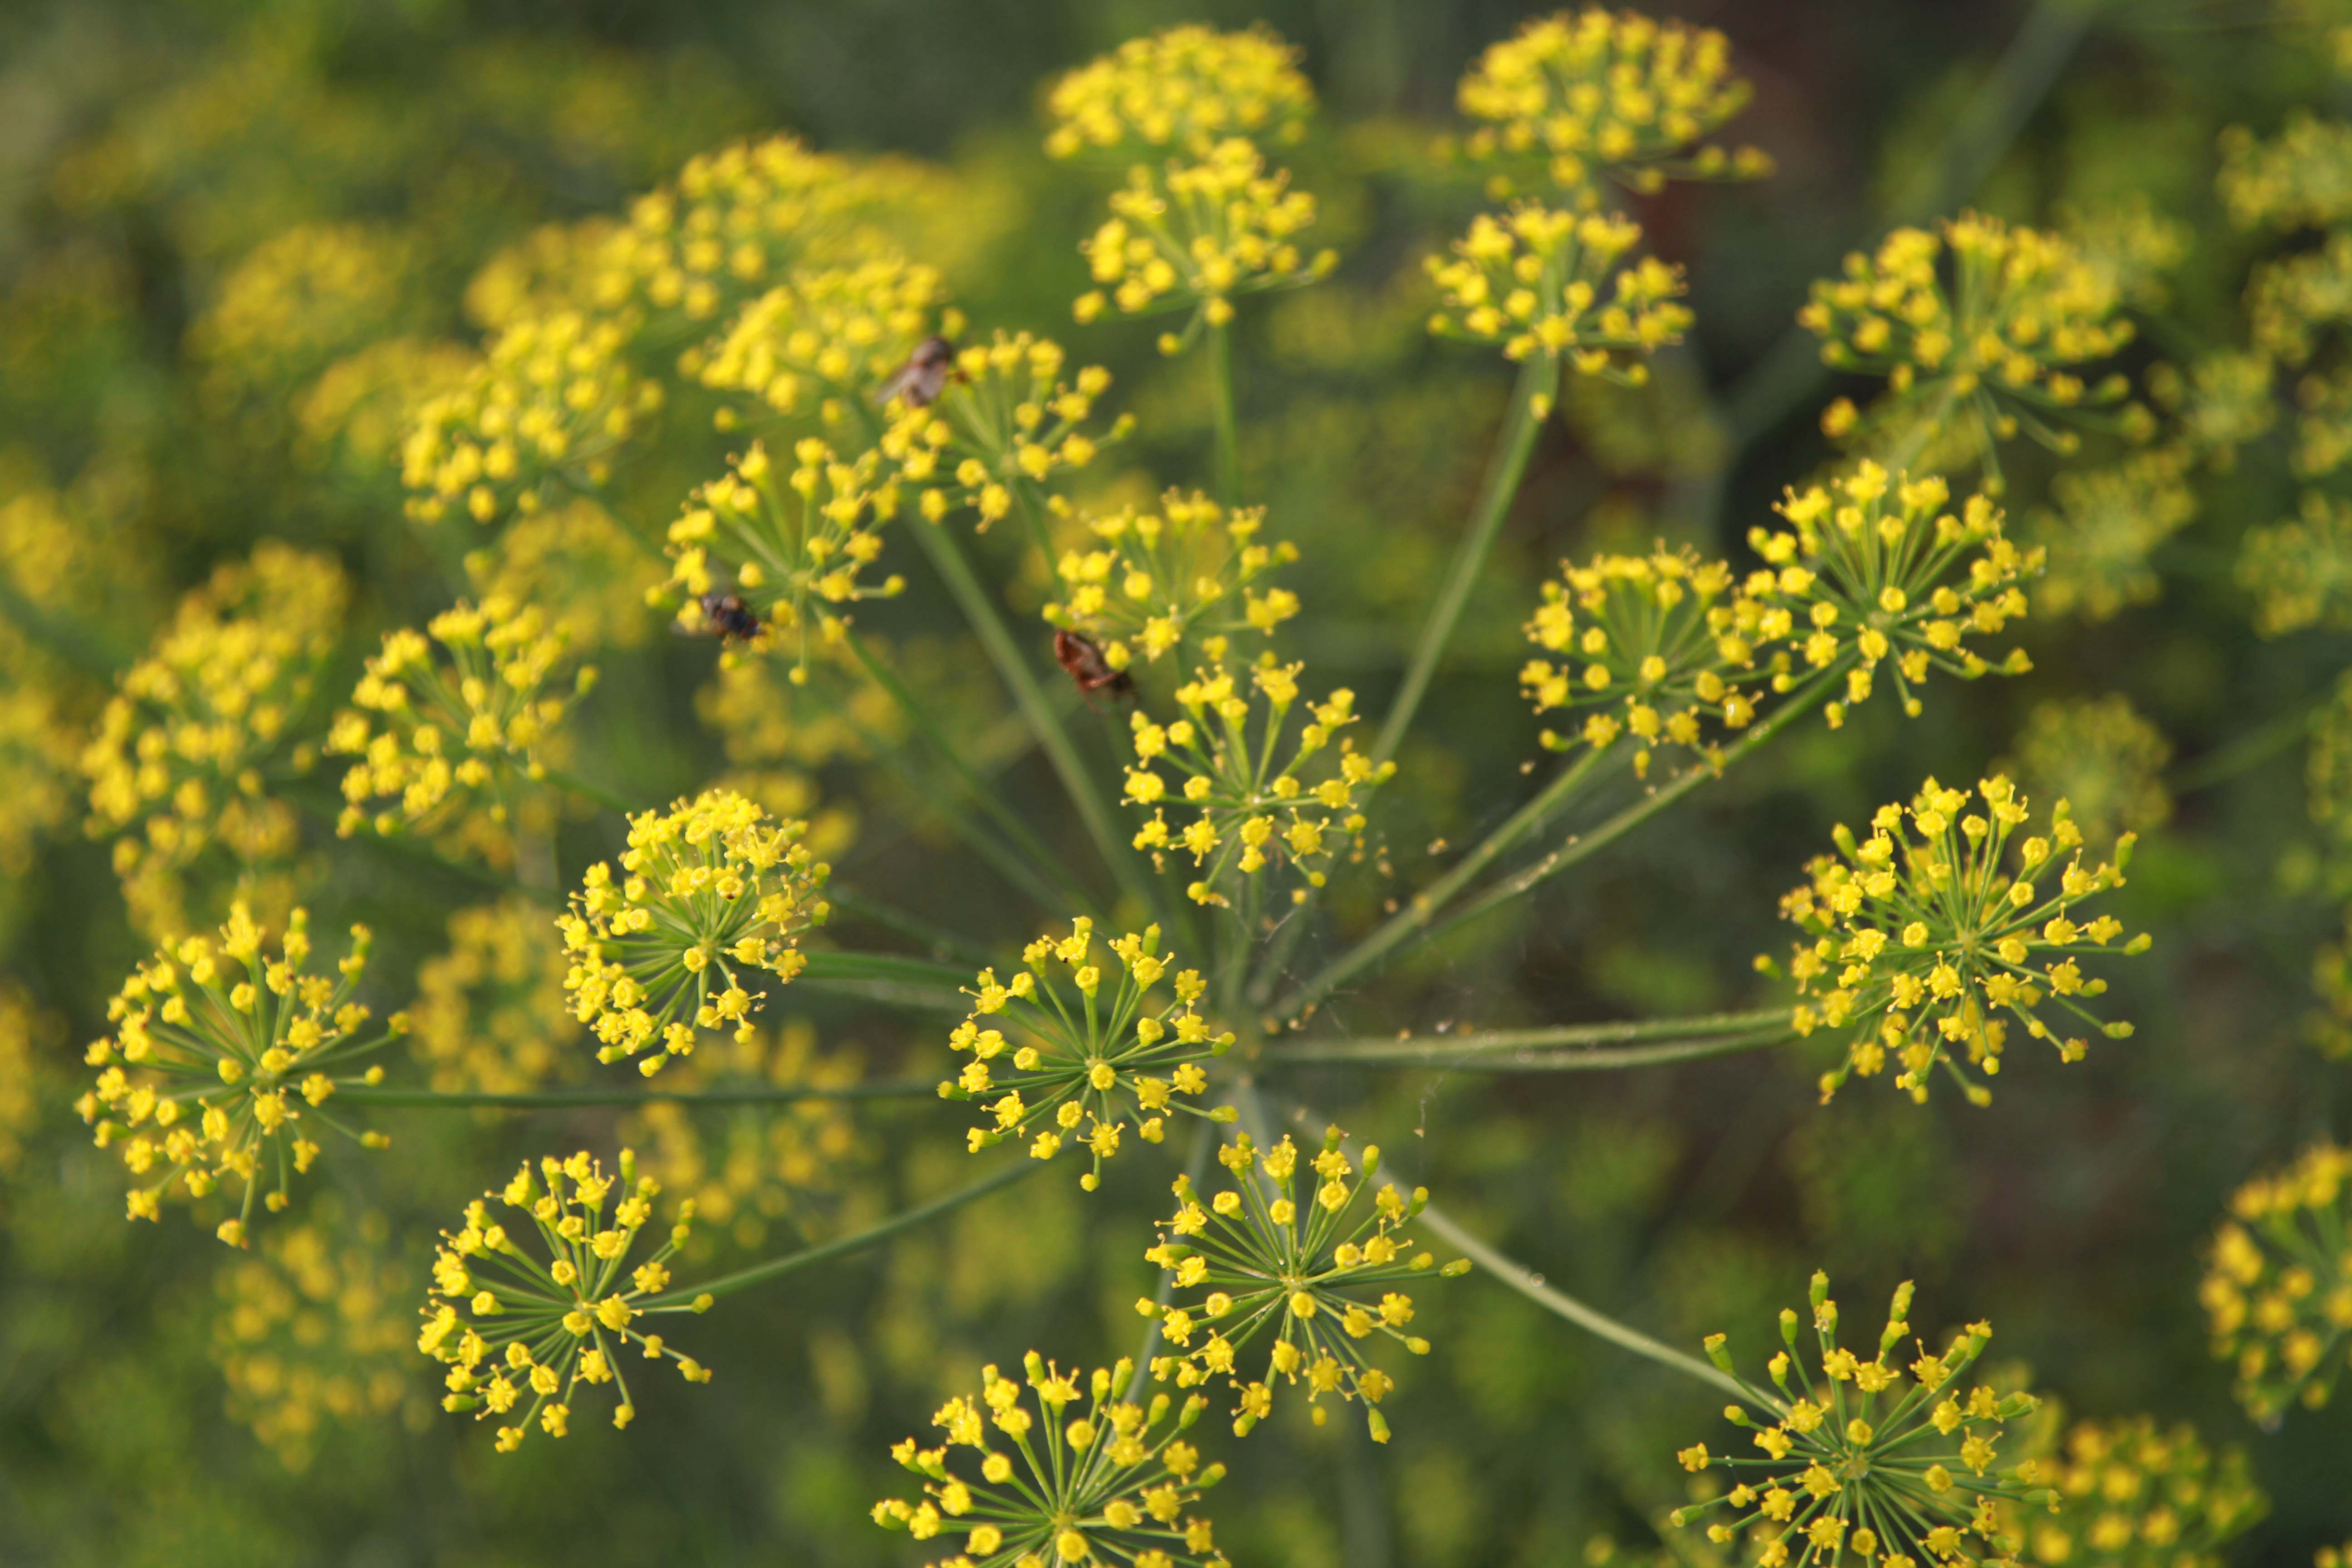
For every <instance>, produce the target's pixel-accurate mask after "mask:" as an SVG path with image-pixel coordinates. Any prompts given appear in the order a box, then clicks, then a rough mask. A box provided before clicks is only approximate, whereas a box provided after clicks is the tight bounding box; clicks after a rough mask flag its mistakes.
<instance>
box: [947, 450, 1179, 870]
mask: <svg viewBox="0 0 2352 1568" xmlns="http://www.w3.org/2000/svg"><path fill="white" fill-rule="evenodd" d="M1025 493H1026V492H1025V491H1024V498H1025ZM908 531H909V532H911V533H913V534H914V536H915V538H916V539H917V540H918V541H919V542H920V543H921V544H922V547H923V551H924V552H925V553H926V554H927V555H929V557H930V560H931V564H932V566H933V567H934V568H935V569H936V570H937V571H938V572H939V574H940V577H941V579H943V580H944V581H945V582H946V584H947V585H948V591H949V592H950V594H952V595H955V600H956V603H957V605H959V606H961V609H962V610H963V614H964V618H965V620H967V621H969V622H970V623H971V629H972V630H973V632H974V633H975V634H977V635H978V637H980V640H981V645H982V647H985V648H986V649H987V650H988V657H989V658H990V660H991V661H992V663H994V664H995V666H996V672H997V674H998V676H999V677H1001V678H1002V679H1003V681H1004V684H1005V686H1006V687H1007V688H1008V689H1011V691H1012V693H1013V700H1014V702H1015V703H1017V704H1018V705H1019V707H1020V709H1021V711H1022V712H1023V713H1024V715H1026V716H1027V718H1028V720H1029V726H1030V728H1031V729H1032V730H1034V731H1036V735H1037V743H1038V744H1039V745H1041V746H1043V747H1044V748H1045V755H1046V758H1047V759H1048V760H1049V761H1050V762H1051V763H1053V764H1054V772H1055V774H1056V775H1058V776H1059V777H1060V779H1061V781H1062V788H1063V789H1064V790H1065V791H1066V793H1067V794H1068V795H1069V797H1070V804H1071V805H1074V806H1076V808H1077V813H1078V818H1079V820H1080V821H1081V822H1082V823H1084V824H1085V825H1086V829H1087V836H1088V837H1091V838H1093V840H1094V842H1095V848H1096V850H1097V852H1098V853H1099V854H1100V855H1101V856H1102V859H1103V864H1104V865H1106V866H1108V867H1109V868H1110V871H1111V874H1112V876H1114V877H1115V878H1117V879H1118V884H1119V887H1120V889H1121V890H1122V891H1124V892H1126V893H1128V894H1129V895H1131V896H1133V897H1134V898H1135V899H1136V900H1138V901H1139V902H1141V903H1144V904H1147V905H1150V906H1153V907H1157V905H1158V903H1159V897H1158V891H1159V890H1158V889H1156V888H1155V887H1153V886H1152V884H1151V883H1150V881H1149V880H1148V879H1146V878H1145V877H1144V876H1143V874H1142V868H1141V867H1140V866H1139V864H1138V863H1137V861H1136V858H1135V856H1134V853H1133V852H1132V851H1131V850H1130V849H1129V847H1128V846H1127V845H1126V844H1125V843H1124V842H1123V841H1122V840H1121V839H1120V838H1119V837H1118V825H1117V824H1116V822H1114V820H1113V819H1112V817H1111V815H1110V807H1109V806H1108V805H1107V804H1106V803H1105V801H1104V799H1103V796H1102V793H1101V791H1100V790H1098V789H1097V787H1096V784H1095V779H1094V776H1093V775H1092V774H1090V773H1087V767H1086V763H1084V762H1083V761H1081V760H1080V759H1079V756H1078V752H1077V748H1076V746H1074V745H1072V744H1071V743H1070V737H1069V732H1068V731H1066V730H1065V729H1063V727H1062V721H1061V716H1060V715H1059V714H1058V713H1056V712H1055V709H1054V705H1053V704H1052V703H1051V702H1049V701H1048V700H1046V698H1045V691H1044V689H1042V688H1041V687H1039V685H1038V684H1037V678H1036V676H1035V674H1034V672H1032V670H1031V669H1030V668H1029V661H1028V660H1027V659H1026V658H1024V657H1023V655H1022V652H1021V649H1020V647H1019V646H1018V645H1017V644H1015V643H1014V642H1013V634H1012V632H1011V631H1010V630H1009V629H1007V627H1006V626H1005V625H1004V618H1003V616H1000V615H998V614H997V612H996V605H995V604H994V602H993V601H992V600H991V599H990V597H989V595H988V590H987V589H986V588H984V587H982V584H981V581H980V579H979V577H978V576H976V575H975V574H973V572H972V569H971V562H970V561H968V560H966V559H965V558H964V553H963V549H962V547H961V545H959V544H958V543H957V542H956V539H955V535H954V534H953V533H951V532H950V531H949V530H948V529H946V528H944V527H941V526H940V525H938V524H935V523H916V524H913V525H912V526H911V527H910V528H909V529H908Z"/></svg>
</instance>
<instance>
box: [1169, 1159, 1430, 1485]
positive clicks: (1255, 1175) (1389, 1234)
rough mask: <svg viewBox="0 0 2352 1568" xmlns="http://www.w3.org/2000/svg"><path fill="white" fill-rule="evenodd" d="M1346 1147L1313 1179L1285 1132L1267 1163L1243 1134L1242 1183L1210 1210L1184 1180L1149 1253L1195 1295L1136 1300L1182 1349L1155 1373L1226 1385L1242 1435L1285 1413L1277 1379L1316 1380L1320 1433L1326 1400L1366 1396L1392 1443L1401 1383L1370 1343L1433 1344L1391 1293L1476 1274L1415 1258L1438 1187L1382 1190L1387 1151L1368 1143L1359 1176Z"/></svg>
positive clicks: (1234, 1170) (1311, 1390) (1234, 1163)
mask: <svg viewBox="0 0 2352 1568" xmlns="http://www.w3.org/2000/svg"><path fill="white" fill-rule="evenodd" d="M1342 1141H1343V1138H1342V1134H1341V1133H1340V1131H1339V1129H1338V1128H1337V1127H1333V1128H1330V1129H1328V1131H1326V1132H1325V1133H1324V1135H1323V1147H1322V1148H1321V1150H1319V1151H1318V1152H1316V1153H1315V1154H1314V1155H1313V1156H1312V1157H1311V1158H1309V1160H1308V1161H1307V1173H1301V1172H1300V1170H1299V1167H1298V1148H1297V1145H1296V1144H1294V1143H1293V1142H1291V1141H1290V1139H1289V1137H1288V1136H1287V1135H1285V1137H1284V1138H1283V1140H1282V1142H1279V1143H1277V1144H1276V1145H1275V1146H1274V1147H1273V1148H1271V1149H1269V1150H1267V1151H1266V1152H1265V1153H1264V1154H1263V1155H1260V1154H1259V1153H1258V1152H1257V1150H1256V1148H1255V1145H1254V1144H1253V1143H1252V1142H1250V1138H1249V1135H1248V1134H1247V1133H1244V1134H1242V1135H1241V1136H1239V1137H1237V1138H1235V1139H1234V1141H1233V1142H1230V1143H1228V1144H1226V1145H1225V1146H1224V1147H1223V1148H1222V1149H1220V1150H1218V1151H1217V1161H1218V1163H1220V1164H1222V1165H1223V1166H1224V1167H1225V1169H1226V1171H1227V1172H1228V1173H1230V1174H1231V1175H1232V1177H1233V1183H1234V1184H1233V1185H1232V1186H1230V1187H1227V1188H1224V1189H1223V1190H1222V1191H1219V1192H1217V1193H1215V1194H1212V1195H1211V1196H1210V1197H1209V1199H1208V1200H1207V1202H1205V1203H1203V1202H1202V1199H1201V1196H1200V1194H1198V1193H1196V1192H1195V1191H1194V1190H1193V1187H1192V1178H1190V1177H1189V1176H1179V1177H1178V1178H1177V1179H1176V1197H1177V1202H1178V1207H1177V1210H1176V1213H1175V1214H1174V1215H1173V1216H1171V1218H1169V1219H1167V1220H1165V1221H1163V1222H1162V1224H1161V1227H1160V1244H1159V1245H1158V1246H1156V1247H1152V1248H1150V1250H1149V1251H1147V1252H1146V1253H1144V1255H1143V1256H1144V1257H1145V1258H1147V1259H1148V1260H1150V1262H1153V1263H1157V1264H1158V1265H1160V1268H1163V1269H1165V1270H1167V1271H1168V1273H1169V1274H1170V1275H1171V1277H1172V1280H1173V1283H1174V1285H1175V1288H1176V1289H1177V1290H1178V1291H1179V1292H1182V1293H1183V1294H1184V1299H1183V1300H1180V1301H1177V1302H1176V1303H1175V1304H1173V1305H1170V1306H1162V1305H1161V1304H1160V1303H1159V1302H1157V1301H1154V1300H1152V1299H1151V1298H1150V1297H1148V1296H1147V1297H1145V1298H1143V1299H1142V1300H1139V1301H1138V1302H1136V1304H1135V1308H1136V1310H1137V1311H1139V1312H1140V1313H1142V1314H1143V1315H1144V1316H1145V1317H1147V1318H1150V1317H1156V1318H1158V1319H1159V1321H1160V1338H1161V1339H1162V1340H1164V1341H1165V1342H1167V1343H1168V1344H1170V1345H1171V1346H1173V1347H1174V1348H1173V1349H1172V1350H1171V1352H1169V1353H1168V1354H1166V1355H1162V1356H1158V1357H1155V1358H1154V1359H1153V1361H1152V1363H1151V1374H1152V1375H1153V1376H1154V1377H1156V1378H1158V1379H1160V1381H1161V1382H1163V1383H1165V1382H1169V1381H1171V1380H1172V1381H1173V1382H1174V1383H1175V1384H1176V1385H1177V1386H1178V1387H1179V1388H1192V1387H1195V1386H1197V1385H1199V1384H1202V1383H1205V1382H1207V1381H1208V1380H1209V1379H1210V1378H1213V1377H1222V1378H1224V1379H1225V1380H1226V1382H1227V1383H1228V1384H1230V1385H1231V1387H1232V1389H1233V1392H1234V1435H1235V1436H1248V1435H1249V1432H1250V1429H1251V1428H1252V1427H1254V1426H1256V1425H1257V1424H1258V1423H1259V1422H1260V1421H1262V1420H1264V1419H1265V1416H1266V1415H1267V1413H1268V1412H1269V1411H1271V1410H1272V1409H1273V1408H1274V1393H1275V1388H1276V1384H1292V1385H1296V1384H1297V1383H1298V1381H1299V1380H1300V1379H1301V1378H1304V1379H1305V1380H1306V1383H1307V1403H1308V1404H1309V1405H1313V1406H1314V1407H1315V1422H1316V1425H1318V1426H1321V1425H1322V1424H1323V1422H1324V1419H1325V1415H1324V1411H1323V1407H1322V1405H1320V1404H1319V1403H1318V1402H1319V1401H1320V1400H1321V1399H1322V1397H1323V1395H1325V1394H1337V1395H1339V1398H1341V1399H1343V1400H1350V1401H1352V1400H1357V1399H1360V1400H1362V1401H1363V1402H1364V1417H1365V1421H1366V1423H1367V1425H1368V1426H1369V1427H1370V1431H1371V1435H1372V1438H1373V1440H1374V1441H1375V1442H1381V1443H1385V1442H1387V1441H1388V1439H1389V1424H1388V1417H1386V1416H1385V1415H1381V1410H1380V1403H1381V1399H1383V1398H1384V1397H1386V1396H1387V1394H1389V1392H1390V1391H1391V1390H1392V1389H1393V1388H1395V1386H1396V1379H1395V1378H1394V1377H1392V1376H1391V1375H1390V1374H1389V1373H1386V1372H1383V1371H1382V1370H1381V1368H1379V1367H1378V1366H1375V1365H1373V1364H1372V1358H1371V1355H1370V1347H1373V1346H1377V1345H1379V1344H1380V1343H1381V1342H1388V1343H1391V1344H1395V1345H1399V1346H1402V1348H1403V1349H1404V1350H1406V1351H1407V1352H1410V1353H1412V1354H1413V1355H1426V1354H1428V1353H1429V1342H1428V1341H1427V1340H1425V1339H1423V1338H1422V1337H1421V1336H1420V1335H1418V1334H1409V1333H1407V1332H1405V1328H1406V1326H1407V1325H1408V1324H1410V1323H1411V1322H1412V1317H1413V1306H1412V1297H1411V1296H1409V1295H1406V1294H1405V1293H1404V1292H1403V1291H1402V1290H1398V1289H1392V1288H1391V1287H1394V1286H1398V1285H1402V1284H1406V1283H1409V1282H1410V1281H1412V1280H1414V1279H1428V1278H1431V1277H1432V1276H1433V1274H1434V1275H1436V1276H1439V1277H1443V1278H1445V1279H1454V1278H1456V1277H1458V1276H1460V1275H1463V1274H1466V1273H1468V1272H1469V1270H1470V1265H1469V1263H1468V1261H1467V1260H1466V1259H1463V1260H1457V1261H1455V1262H1453V1263H1449V1264H1447V1265H1446V1266H1445V1267H1444V1268H1442V1269H1441V1268H1438V1267H1437V1259H1436V1258H1435V1257H1434V1256H1433V1255H1432V1254H1430V1253H1427V1252H1418V1251H1414V1250H1412V1240H1411V1238H1409V1237H1406V1236H1405V1234H1404V1226H1406V1225H1408V1224H1409V1223H1411V1222H1412V1220H1413V1219H1414V1218H1415V1217H1416V1216H1417V1215H1420V1213H1421V1211H1422V1209H1423V1207H1424V1206H1426V1205H1427V1204H1428V1202H1429V1192H1428V1189H1426V1188H1424V1187H1416V1188H1414V1189H1413V1190H1412V1193H1410V1194H1406V1193H1403V1192H1401V1191H1399V1190H1398V1188H1397V1186H1396V1184H1394V1183H1393V1182H1383V1183H1381V1185H1380V1186H1379V1188H1378V1189H1377V1190H1375V1189H1374V1187H1373V1186H1372V1180H1373V1178H1374V1177H1375V1176H1377V1175H1378V1174H1379V1173H1380V1168H1381V1152H1380V1151H1379V1150H1378V1149H1377V1148H1373V1147H1370V1146H1369V1145H1367V1146H1366V1148H1365V1150H1364V1156H1363V1168H1362V1172H1361V1173H1360V1174H1359V1173H1358V1171H1357V1167H1356V1165H1355V1163H1354V1162H1352V1161H1350V1160H1349V1158H1348V1154H1347V1152H1346V1151H1345V1150H1344V1149H1342V1148H1341V1147H1340V1144H1341V1142H1342ZM1308 1174H1311V1176H1312V1178H1313V1179H1312V1180H1311V1181H1309V1180H1307V1175H1308ZM1204 1288H1205V1290H1206V1293H1205V1294H1203V1295H1201V1296H1198V1297H1195V1296H1192V1294H1191V1292H1193V1291H1196V1290H1202V1289H1204ZM1260 1345H1262V1346H1263V1354H1264V1356H1265V1361H1264V1370H1263V1371H1262V1372H1260V1371H1258V1370H1257V1353H1258V1352H1256V1351H1255V1349H1254V1347H1257V1346H1260ZM1245 1354H1247V1355H1248V1357H1249V1364H1247V1365H1246V1366H1245V1365H1244V1359H1243V1358H1244V1355H1245Z"/></svg>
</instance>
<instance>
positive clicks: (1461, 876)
mask: <svg viewBox="0 0 2352 1568" xmlns="http://www.w3.org/2000/svg"><path fill="white" fill-rule="evenodd" d="M1608 755H1609V753H1607V752H1595V751H1587V752H1585V753H1584V754H1583V755H1582V756H1580V757H1579V758H1578V759H1577V760H1576V761H1575V762H1573V763H1570V764H1569V765H1568V766H1566V767H1564V768H1562V769H1561V770H1560V771H1559V775H1558V776H1557V777H1555V778H1554V779H1553V780H1552V781H1551V783H1549V784H1546V785H1545V786H1544V787H1543V789H1542V790H1541V791H1540V792H1539V793H1538V794H1537V795H1536V796H1535V798H1534V799H1532V800H1530V801H1528V803H1527V804H1526V805H1523V806H1521V807H1519V809H1518V810H1517V811H1516V812H1513V813H1512V814H1511V816H1510V819H1509V820H1508V821H1507V822H1505V823H1504V824H1503V826H1500V827H1497V828H1496V829H1495V831H1494V832H1492V833H1490V834H1488V835H1487V836H1486V838H1485V839H1484V840H1483V841H1481V842H1480V843H1479V845H1478V846H1477V847H1475V848H1474V849H1472V850H1471V851H1470V853H1469V854H1467V855H1465V856H1464V857H1463V858H1461V860H1460V861H1459V862H1457V863H1456V864H1455V865H1454V867H1453V868H1452V869H1450V870H1448V871H1447V872H1446V873H1445V875H1444V876H1443V877H1440V878H1439V879H1437V880H1436V881H1434V882H1433V883H1431V884H1430V886H1429V887H1428V888H1427V889H1423V891H1421V892H1418V893H1415V894H1414V895H1413V896H1412V900H1410V901H1409V902H1408V903H1407V904H1406V905H1405V907H1404V908H1403V909H1402V910H1398V911H1397V912H1396V913H1395V914H1394V915H1392V916H1391V917H1390V918H1389V920H1388V921H1386V922H1385V923H1384V924H1382V925H1381V927H1380V929H1379V930H1377V931H1373V932H1372V934H1371V935H1370V936H1368V937H1366V938H1364V940H1363V941H1361V942H1358V943H1357V944H1356V945H1355V946H1354V947H1352V948H1349V950H1348V951H1347V952H1343V953H1341V954H1340V955H1339V957H1338V958H1335V959H1333V960H1332V961H1331V962H1330V963H1328V964H1326V965H1324V966H1323V968H1322V969H1321V970H1320V971H1318V973H1315V974H1314V975H1312V976H1311V977H1309V978H1308V979H1307V982H1306V984H1303V985H1301V986H1300V987H1299V988H1298V989H1297V991H1295V992H1293V993H1291V994H1290V995H1289V996H1288V997H1286V999H1285V1000H1284V1002H1283V1003H1282V1005H1281V1006H1280V1007H1279V1008H1277V1009H1276V1012H1275V1014H1274V1017H1275V1018H1276V1021H1281V1020H1286V1019H1289V1018H1293V1017H1296V1016H1298V1015H1299V1014H1300V1013H1302V1012H1304V1011H1305V1010H1306V1009H1307V1008H1308V1007H1309V1006H1311V1005H1314V1004H1315V1003H1317V1002H1319V1001H1321V1000H1322V999H1323V998H1324V997H1325V996H1327V995H1328V994H1330V993H1331V992H1332V991H1333V990H1334V989H1335V988H1336V987H1338V986H1339V984H1342V983H1343V982H1345V981H1346V980H1348V979H1349V977H1350V976H1352V975H1354V974H1356V973H1360V971H1362V970H1363V969H1364V968H1366V967H1367V966H1368V965H1370V964H1371V963H1375V962H1376V961H1378V960H1379V959H1380V958H1381V957H1382V956H1383V955H1385V954H1386V953H1387V952H1389V951H1390V950H1391V949H1392V948H1394V947H1396V946H1397V945H1398V944H1399V943H1401V942H1404V941H1405V940H1406V939H1407V938H1409V937H1412V936H1414V935H1416V934H1417V933H1419V932H1420V931H1423V930H1425V929H1426V928H1427V927H1428V925H1429V923H1430V921H1433V920H1434V919H1435V918H1436V916H1437V912H1438V911H1439V910H1442V909H1444V907H1445V905H1446V904H1447V902H1449V901H1450V900H1452V899H1453V898H1454V895H1455V894H1457V893H1459V892H1460V891H1461V890H1462V889H1464V888H1465V887H1467V886H1468V885H1469V884H1470V883H1471V882H1472V881H1473V880H1474V879H1475V878H1476V877H1477V876H1478V874H1479V873H1480V872H1482V871H1484V870H1485V869H1486V868H1487V867H1488V866H1489V865H1491V864H1493V863H1494V860H1495V858H1496V856H1498V855H1500V854H1502V853H1503V851H1504V850H1506V849H1508V848H1509V847H1511V846H1512V845H1514V844H1516V843H1517V842H1518V841H1519V840H1520V839H1522V838H1524V837H1527V835H1528V833H1529V832H1531V831H1533V830H1534V829H1535V828H1536V827H1537V826H1538V825H1540V824H1541V823H1542V822H1543V820H1544V819H1545V818H1546V817H1548V816H1550V815H1551V814H1552V813H1553V812H1555V811H1557V810H1559V807H1560V806H1561V805H1563V804H1565V803H1566V802H1567V801H1568V800H1569V798H1570V796H1571V795H1574V794H1575V793H1576V791H1577V790H1578V789H1580V787H1582V786H1583V785H1584V784H1586V783H1587V782H1588V781H1590V780H1591V778H1592V777H1593V776H1594V775H1595V774H1596V773H1598V772H1599V770H1600V768H1601V763H1602V762H1603V760H1604V759H1605V758H1606V757H1607V756H1608Z"/></svg>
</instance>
